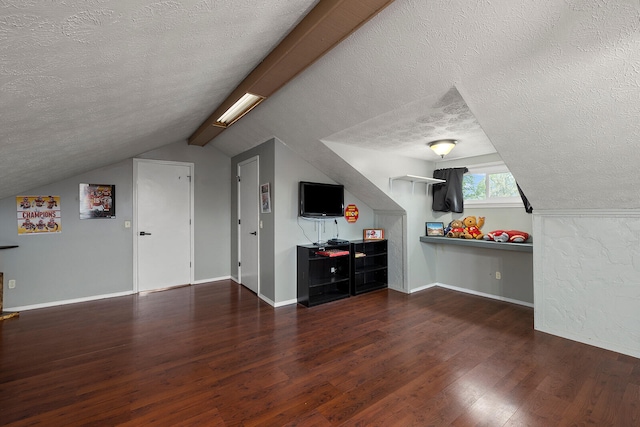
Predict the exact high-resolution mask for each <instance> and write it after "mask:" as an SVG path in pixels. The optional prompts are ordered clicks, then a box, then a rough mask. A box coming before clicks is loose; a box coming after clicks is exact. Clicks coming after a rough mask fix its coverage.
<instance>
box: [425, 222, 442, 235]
mask: <svg viewBox="0 0 640 427" xmlns="http://www.w3.org/2000/svg"><path fill="white" fill-rule="evenodd" d="M425 228H426V231H425V232H426V234H427V236H444V224H443V223H441V222H427V223H426V227H425Z"/></svg>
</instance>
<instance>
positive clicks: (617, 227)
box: [534, 211, 640, 357]
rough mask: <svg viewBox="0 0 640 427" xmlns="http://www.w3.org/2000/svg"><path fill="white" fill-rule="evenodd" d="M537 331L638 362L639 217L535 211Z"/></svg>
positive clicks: (639, 354) (610, 213)
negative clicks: (631, 358) (622, 354)
mask: <svg viewBox="0 0 640 427" xmlns="http://www.w3.org/2000/svg"><path fill="white" fill-rule="evenodd" d="M534 234H535V236H536V239H535V240H534V300H535V328H536V329H538V330H540V331H544V332H548V333H551V334H554V335H559V336H562V337H565V338H569V339H573V340H576V341H580V342H584V343H587V344H591V345H595V346H598V347H603V348H606V349H610V350H613V351H617V352H620V353H625V354H629V355H631V356H634V357H640V212H639V211H630V212H604V211H600V212H598V211H591V212H587V211H582V212H578V213H576V212H548V211H547V212H542V213H540V212H539V213H534Z"/></svg>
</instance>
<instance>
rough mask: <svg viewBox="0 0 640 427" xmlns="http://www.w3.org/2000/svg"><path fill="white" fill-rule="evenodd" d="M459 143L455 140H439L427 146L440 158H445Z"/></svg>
mask: <svg viewBox="0 0 640 427" xmlns="http://www.w3.org/2000/svg"><path fill="white" fill-rule="evenodd" d="M457 143H458V141H457V140H455V139H438V140H437V141H431V142H428V143H427V145H428V146H429V148H431V149H432V150H433V151H435V152H436V154H437V155H438V156H440V157H442V158H444V156H446V155H447V154H449V153H450V152H451V150H453V147H455V146H456V144H457Z"/></svg>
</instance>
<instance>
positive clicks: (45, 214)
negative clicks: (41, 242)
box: [16, 196, 62, 235]
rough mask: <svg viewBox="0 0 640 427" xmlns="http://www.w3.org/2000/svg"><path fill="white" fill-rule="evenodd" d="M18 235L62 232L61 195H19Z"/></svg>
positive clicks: (17, 206)
mask: <svg viewBox="0 0 640 427" xmlns="http://www.w3.org/2000/svg"><path fill="white" fill-rule="evenodd" d="M16 209H17V211H18V235H29V234H45V233H60V232H61V231H62V223H61V215H60V196H17V197H16Z"/></svg>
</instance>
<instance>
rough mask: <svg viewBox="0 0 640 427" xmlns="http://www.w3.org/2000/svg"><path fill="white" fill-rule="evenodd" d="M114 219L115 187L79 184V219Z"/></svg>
mask: <svg viewBox="0 0 640 427" xmlns="http://www.w3.org/2000/svg"><path fill="white" fill-rule="evenodd" d="M115 217H116V186H115V185H106V184H80V219H98V218H115Z"/></svg>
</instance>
